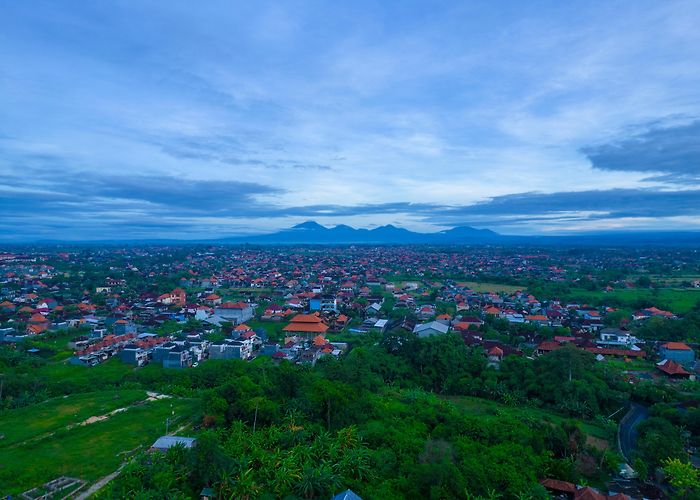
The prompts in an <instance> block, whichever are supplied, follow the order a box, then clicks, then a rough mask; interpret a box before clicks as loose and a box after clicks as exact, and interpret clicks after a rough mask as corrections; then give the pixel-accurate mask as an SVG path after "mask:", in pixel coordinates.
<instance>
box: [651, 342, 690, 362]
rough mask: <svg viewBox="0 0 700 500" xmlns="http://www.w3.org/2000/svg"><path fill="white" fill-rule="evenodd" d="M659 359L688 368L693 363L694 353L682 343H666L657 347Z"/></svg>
mask: <svg viewBox="0 0 700 500" xmlns="http://www.w3.org/2000/svg"><path fill="white" fill-rule="evenodd" d="M659 357H660V358H661V359H670V360H673V361H675V362H676V363H680V364H681V365H683V366H689V365H691V364H692V363H693V361H695V351H693V350H692V349H691V348H690V347H689V346H688V345H687V344H684V343H683V342H666V343H665V344H662V345H661V346H660V347H659Z"/></svg>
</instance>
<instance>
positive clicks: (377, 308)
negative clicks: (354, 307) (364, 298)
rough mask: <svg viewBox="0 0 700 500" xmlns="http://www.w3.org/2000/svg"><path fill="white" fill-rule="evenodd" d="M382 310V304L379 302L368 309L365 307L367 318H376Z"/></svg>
mask: <svg viewBox="0 0 700 500" xmlns="http://www.w3.org/2000/svg"><path fill="white" fill-rule="evenodd" d="M381 310H382V306H381V304H378V303H377V302H374V303H372V304H370V305H368V306H367V307H365V314H366V315H367V316H376V315H377V314H379V311H381Z"/></svg>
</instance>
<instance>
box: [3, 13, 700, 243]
mask: <svg viewBox="0 0 700 500" xmlns="http://www.w3.org/2000/svg"><path fill="white" fill-rule="evenodd" d="M2 12H3V15H2V16H0V110H1V111H0V238H2V239H4V240H7V241H19V240H26V239H42V238H60V239H104V238H125V239H129V238H144V237H166V238H171V237H177V238H201V237H210V236H219V235H220V236H225V235H232V234H241V233H251V232H266V231H272V230H275V229H277V228H283V227H289V226H291V225H293V224H296V223H298V222H301V221H304V220H307V219H314V220H317V221H319V222H321V223H324V224H326V225H334V224H341V223H344V224H349V225H353V226H362V227H373V226H376V225H382V224H387V223H392V224H396V225H400V226H403V227H407V228H410V229H414V230H418V231H426V232H427V231H436V230H440V229H443V228H446V227H452V226H455V225H473V226H476V227H487V228H491V229H494V230H496V231H499V232H503V233H511V234H530V233H545V234H557V233H572V232H590V231H597V230H609V229H629V230H640V229H654V230H657V229H659V230H660V229H693V230H700V30H698V29H697V26H700V4H699V3H698V2H695V1H687V2H682V1H664V2H659V1H626V2H616V1H609V2H590V1H587V2H582V1H581V2H577V1H570V2H560V1H551V2H542V1H533V2H520V1H517V2H516V1H514V2H505V1H504V2H488V1H484V2H447V1H445V2H408V1H406V2H378V1H377V2H358V1H353V2H344V3H341V2H270V3H265V2H241V3H237V2H232V1H222V2H217V1H207V2H196V3H193V2H189V1H187V2H184V1H183V2H179V1H173V0H168V1H143V2H119V1H114V2H83V1H80V2H78V1H62V2H54V1H46V2H41V1H34V0H25V1H22V2H11V1H5V2H2Z"/></svg>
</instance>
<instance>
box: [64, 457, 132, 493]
mask: <svg viewBox="0 0 700 500" xmlns="http://www.w3.org/2000/svg"><path fill="white" fill-rule="evenodd" d="M125 465H126V462H124V463H123V464H121V465H120V466H119V468H118V469H117V470H115V471H114V472H112V473H111V474H108V475H106V476H105V477H103V478H102V479H99V480H98V481H96V482H95V483H93V484H92V486H90V487H89V488H88V489H87V490H85V491H83V492H82V493H80V494H79V495H78V496H77V497H75V498H76V500H84V499H86V498H89V497H91V496H92V495H94V494H95V493H97V492H98V491H100V490H101V489H102V488H104V487H105V486H106V485H107V484H108V483H109V482H110V481H111V480H112V479H114V478H115V477H117V476H118V475H119V474H120V473H121V471H122V469H123V468H124V466H125Z"/></svg>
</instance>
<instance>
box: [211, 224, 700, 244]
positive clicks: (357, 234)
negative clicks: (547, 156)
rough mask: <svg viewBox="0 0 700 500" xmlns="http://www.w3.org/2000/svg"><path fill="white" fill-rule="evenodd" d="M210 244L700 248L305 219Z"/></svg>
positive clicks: (698, 235) (641, 236) (623, 238)
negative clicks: (359, 226) (367, 226)
mask: <svg viewBox="0 0 700 500" xmlns="http://www.w3.org/2000/svg"><path fill="white" fill-rule="evenodd" d="M212 243H226V244H243V243H251V244H261V245H274V244H323V245H329V244H367V245H506V246H517V245H522V246H533V245H541V246H582V247H586V246H599V247H605V246H607V247H612V246H666V247H668V246H685V247H687V246H698V247H700V232H690V231H688V232H667V231H663V232H661V231H660V232H654V231H649V232H625V231H619V232H600V233H591V234H579V235H564V236H512V235H503V234H499V233H496V232H494V231H491V230H489V229H477V228H474V227H470V226H458V227H455V228H452V229H447V230H445V231H439V232H436V233H417V232H414V231H409V230H408V229H404V228H400V227H396V226H394V225H391V224H388V225H386V226H380V227H377V228H374V229H355V228H352V227H350V226H347V225H344V224H341V225H338V226H334V227H326V226H322V225H321V224H319V223H318V222H315V221H306V222H303V223H301V224H297V225H296V226H293V227H291V228H289V229H284V230H282V231H278V232H276V233H272V234H263V235H250V236H235V237H229V238H223V239H220V240H216V241H213V242H212Z"/></svg>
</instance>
